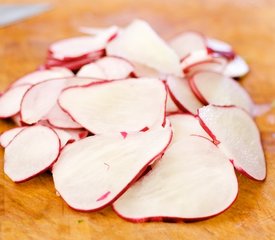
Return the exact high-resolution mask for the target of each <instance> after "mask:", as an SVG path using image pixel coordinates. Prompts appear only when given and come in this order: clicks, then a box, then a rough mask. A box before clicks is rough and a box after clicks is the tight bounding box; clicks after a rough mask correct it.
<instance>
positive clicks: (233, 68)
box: [223, 56, 249, 78]
mask: <svg viewBox="0 0 275 240" xmlns="http://www.w3.org/2000/svg"><path fill="white" fill-rule="evenodd" d="M248 72H249V66H248V65H247V63H246V62H245V60H244V59H243V58H242V57H240V56H236V57H235V58H234V60H232V61H231V62H229V63H228V65H227V66H226V68H225V69H224V72H223V73H224V74H225V75H226V76H229V77H232V78H239V77H243V76H244V75H246V74H247V73H248Z"/></svg>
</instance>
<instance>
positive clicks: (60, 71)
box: [12, 67, 74, 87]
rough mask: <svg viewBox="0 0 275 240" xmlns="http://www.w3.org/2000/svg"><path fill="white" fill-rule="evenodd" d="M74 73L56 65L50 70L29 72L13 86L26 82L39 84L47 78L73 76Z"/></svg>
mask: <svg viewBox="0 0 275 240" xmlns="http://www.w3.org/2000/svg"><path fill="white" fill-rule="evenodd" d="M72 76H74V74H73V73H72V72H71V71H70V70H69V69H67V68H63V67H54V68H51V69H48V70H39V71H35V72H32V73H29V74H27V75H25V76H23V77H21V78H19V79H18V80H16V81H15V82H14V83H13V84H12V86H13V87H14V86H18V85H25V84H31V85H34V84H37V83H40V82H44V81H45V80H49V79H54V78H62V77H72Z"/></svg>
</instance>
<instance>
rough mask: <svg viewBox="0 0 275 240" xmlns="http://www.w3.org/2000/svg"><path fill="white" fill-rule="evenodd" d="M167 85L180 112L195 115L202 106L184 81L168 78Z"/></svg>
mask: <svg viewBox="0 0 275 240" xmlns="http://www.w3.org/2000/svg"><path fill="white" fill-rule="evenodd" d="M167 85H168V89H169V93H170V95H171V97H172V99H173V101H174V102H175V104H176V105H177V106H178V108H179V109H180V110H182V111H187V112H189V113H192V114H196V113H197V109H198V108H200V107H202V106H203V104H202V103H201V102H199V100H197V98H196V97H195V95H194V94H193V93H192V91H191V89H190V87H189V85H188V81H187V80H186V79H184V78H176V77H173V76H169V77H168V78H167Z"/></svg>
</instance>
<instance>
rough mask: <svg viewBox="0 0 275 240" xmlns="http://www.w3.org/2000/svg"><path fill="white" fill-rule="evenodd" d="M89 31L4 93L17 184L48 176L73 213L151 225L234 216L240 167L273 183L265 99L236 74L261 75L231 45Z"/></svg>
mask: <svg viewBox="0 0 275 240" xmlns="http://www.w3.org/2000/svg"><path fill="white" fill-rule="evenodd" d="M81 31H82V33H85V34H86V35H85V36H81V37H75V38H70V39H64V40H61V41H58V42H55V43H53V44H52V45H51V46H50V47H49V51H48V57H47V60H46V62H45V64H44V65H43V66H40V68H39V70H37V71H35V72H33V73H30V74H28V75H26V76H24V77H22V78H20V79H18V80H17V81H16V82H14V83H12V84H11V86H10V87H9V88H8V89H7V90H6V91H5V92H4V93H3V94H2V95H1V97H0V117H1V118H3V119H6V118H12V119H13V120H14V121H15V123H16V124H17V125H18V126H17V127H16V128H14V129H11V130H8V131H6V132H4V133H2V135H1V138H0V142H1V145H2V146H3V147H4V148H5V153H4V171H5V173H6V175H7V176H8V177H9V178H10V179H11V180H12V181H14V182H22V181H26V180H28V179H30V178H32V177H34V176H36V175H38V174H39V173H41V172H44V171H46V170H48V171H51V172H52V175H53V181H54V185H55V188H56V191H57V192H58V194H60V196H61V197H62V198H63V199H64V201H65V202H66V203H67V204H68V205H69V206H70V207H72V208H73V209H76V210H80V211H96V210H99V209H102V208H104V207H106V206H112V207H113V209H114V211H115V212H116V213H117V214H118V215H119V216H121V217H122V218H124V219H127V220H130V221H134V222H143V221H178V220H185V221H188V220H196V219H205V218H209V217H211V216H215V215H217V214H219V213H221V212H223V211H225V210H226V209H227V208H229V207H230V205H231V204H232V203H233V202H234V200H235V199H236V197H237V193H238V182H237V177H236V174H235V170H236V171H238V172H240V173H241V174H244V175H246V176H248V177H249V178H252V179H255V180H258V181H262V180H264V179H265V177H266V165H265V158H264V153H263V149H262V145H261V140H260V134H259V131H258V128H257V126H256V125H255V123H254V121H253V118H252V112H253V106H254V104H253V101H252V100H251V98H250V96H249V94H248V93H247V92H246V91H245V89H244V88H243V87H242V86H241V85H240V84H239V83H238V82H237V81H236V80H235V79H234V78H240V77H242V76H244V75H245V74H246V73H247V72H248V71H249V68H248V66H247V64H246V63H245V61H244V60H243V59H242V58H241V57H240V56H238V55H237V54H236V53H235V52H234V50H233V49H232V47H231V46H230V45H228V44H227V43H224V42H222V41H219V40H216V39H212V38H207V37H205V36H203V35H202V34H200V33H197V32H184V33H182V34H181V35H179V36H176V37H175V38H173V39H171V40H170V41H168V42H166V41H164V40H163V39H162V38H161V37H160V36H159V35H158V34H157V33H156V32H155V31H154V30H153V29H152V28H151V27H150V25H149V24H148V23H146V22H145V21H142V20H135V21H133V22H132V23H130V24H129V25H128V26H126V27H125V28H119V27H116V26H112V27H109V28H106V29H95V28H81Z"/></svg>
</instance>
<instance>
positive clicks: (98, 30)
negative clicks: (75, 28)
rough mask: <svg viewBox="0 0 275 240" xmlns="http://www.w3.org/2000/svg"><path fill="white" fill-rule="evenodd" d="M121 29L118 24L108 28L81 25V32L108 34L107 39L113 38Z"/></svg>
mask: <svg viewBox="0 0 275 240" xmlns="http://www.w3.org/2000/svg"><path fill="white" fill-rule="evenodd" d="M118 31H119V27H118V26H116V25H113V26H110V27H106V28H95V27H84V26H82V27H80V28H79V32H81V33H85V34H89V35H99V34H106V36H107V39H112V38H113V37H114V36H115V35H116V34H117V33H118Z"/></svg>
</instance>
